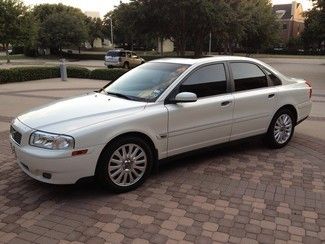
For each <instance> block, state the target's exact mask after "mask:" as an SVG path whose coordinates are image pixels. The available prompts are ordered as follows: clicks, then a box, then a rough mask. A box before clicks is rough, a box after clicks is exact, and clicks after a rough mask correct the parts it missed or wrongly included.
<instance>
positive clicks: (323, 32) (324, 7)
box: [302, 0, 325, 50]
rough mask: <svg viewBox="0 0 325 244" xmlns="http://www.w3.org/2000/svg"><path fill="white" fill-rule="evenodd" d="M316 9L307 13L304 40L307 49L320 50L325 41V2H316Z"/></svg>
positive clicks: (321, 0) (316, 0)
mask: <svg viewBox="0 0 325 244" xmlns="http://www.w3.org/2000/svg"><path fill="white" fill-rule="evenodd" d="M313 2H314V7H313V9H311V10H310V11H308V12H306V14H305V16H306V20H305V29H304V32H303V33H302V39H303V42H304V44H305V46H306V47H307V48H309V47H311V48H312V49H314V50H315V49H319V48H320V47H321V43H322V42H324V41H325V0H314V1H313Z"/></svg>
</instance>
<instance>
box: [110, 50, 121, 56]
mask: <svg viewBox="0 0 325 244" xmlns="http://www.w3.org/2000/svg"><path fill="white" fill-rule="evenodd" d="M107 56H110V57H120V56H121V53H120V52H116V51H109V52H108V53H107Z"/></svg>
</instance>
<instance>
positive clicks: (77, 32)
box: [39, 12, 87, 51]
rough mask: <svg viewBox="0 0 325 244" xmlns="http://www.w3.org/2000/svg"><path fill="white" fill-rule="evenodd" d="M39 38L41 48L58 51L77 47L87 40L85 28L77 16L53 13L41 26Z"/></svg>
mask: <svg viewBox="0 0 325 244" xmlns="http://www.w3.org/2000/svg"><path fill="white" fill-rule="evenodd" d="M39 38H40V42H41V43H42V46H43V47H49V48H53V49H57V50H60V51H61V50H62V48H64V47H71V46H74V47H79V46H80V45H81V43H82V42H84V41H85V40H86V39H87V32H86V26H85V24H84V22H83V21H82V20H81V19H80V18H78V17H77V16H74V15H69V14H68V13H65V12H62V13H54V14H51V15H50V16H49V17H48V18H46V20H45V21H44V22H43V23H42V24H41V28H40V33H39Z"/></svg>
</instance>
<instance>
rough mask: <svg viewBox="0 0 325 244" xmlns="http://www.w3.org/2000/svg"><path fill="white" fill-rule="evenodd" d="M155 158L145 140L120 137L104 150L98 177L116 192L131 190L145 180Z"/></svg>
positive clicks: (97, 173)
mask: <svg viewBox="0 0 325 244" xmlns="http://www.w3.org/2000/svg"><path fill="white" fill-rule="evenodd" d="M153 160H154V157H153V153H152V150H151V148H150V146H149V145H148V144H147V142H146V141H145V140H143V139H141V138H137V137H123V138H119V139H117V140H116V141H114V142H113V143H111V144H109V145H108V146H107V147H106V148H105V149H104V151H103V152H102V154H101V156H100V159H99V161H98V168H97V172H96V175H97V179H98V180H99V182H100V183H101V184H102V185H104V186H105V187H107V188H109V189H110V190H113V191H115V192H126V191H130V190H132V189H135V188H137V187H138V186H140V185H141V184H142V183H143V182H144V181H145V179H146V178H147V176H148V175H149V173H150V171H151V167H152V164H153Z"/></svg>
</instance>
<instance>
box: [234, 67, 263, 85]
mask: <svg viewBox="0 0 325 244" xmlns="http://www.w3.org/2000/svg"><path fill="white" fill-rule="evenodd" d="M231 70H232V74H233V78H234V82H235V91H245V90H251V89H257V88H262V87H267V86H268V84H267V77H266V76H265V74H264V73H263V71H262V70H261V69H260V68H259V67H258V66H257V65H255V64H251V63H231Z"/></svg>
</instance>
